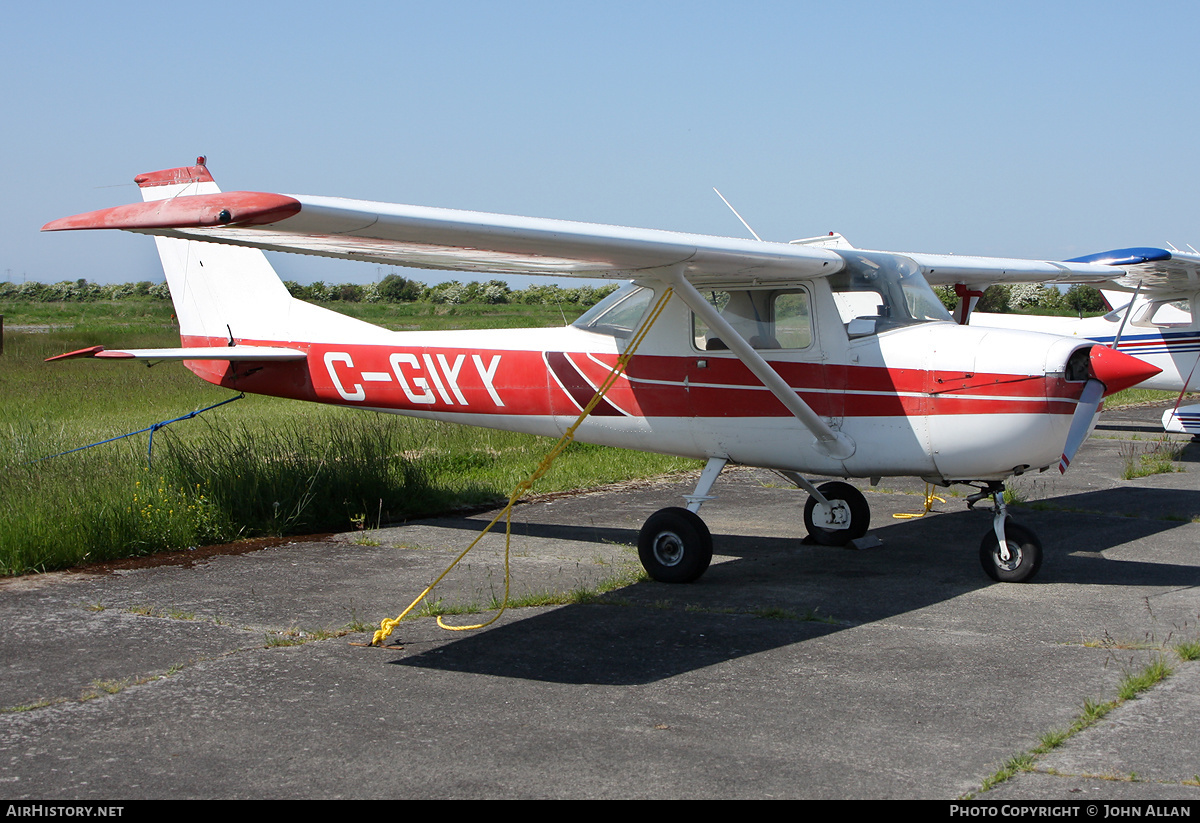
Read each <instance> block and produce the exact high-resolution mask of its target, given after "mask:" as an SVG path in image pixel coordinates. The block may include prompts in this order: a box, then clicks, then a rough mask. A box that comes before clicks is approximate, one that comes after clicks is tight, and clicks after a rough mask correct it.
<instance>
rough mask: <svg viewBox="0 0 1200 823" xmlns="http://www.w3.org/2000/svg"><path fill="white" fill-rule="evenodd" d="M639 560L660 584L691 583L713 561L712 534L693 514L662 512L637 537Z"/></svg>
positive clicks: (677, 509)
mask: <svg viewBox="0 0 1200 823" xmlns="http://www.w3.org/2000/svg"><path fill="white" fill-rule="evenodd" d="M638 557H639V558H640V559H641V561H642V566H643V567H645V569H646V573H647V574H649V575H650V576H651V577H652V578H654V579H655V580H657V581H659V582H660V583H691V582H692V581H693V580H696V579H697V578H699V577H700V575H702V574H704V572H705V570H706V569H707V568H708V564H709V563H711V562H712V534H710V533H709V531H708V526H706V525H704V521H703V520H701V519H700V516H699V515H697V514H696V513H694V512H690V511H688V510H687V509H681V508H678V507H675V506H672V507H671V508H669V509H660V510H659V511H656V512H655V513H654V514H652V515H650V517H649V518H648V519H647V520H646V524H645V525H644V526H642V530H641V532H640V533H639V534H638Z"/></svg>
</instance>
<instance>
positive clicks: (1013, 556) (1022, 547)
mask: <svg viewBox="0 0 1200 823" xmlns="http://www.w3.org/2000/svg"><path fill="white" fill-rule="evenodd" d="M979 562H980V563H982V564H983V570H984V571H985V572H987V575H988V577H990V578H992V579H993V580H996V581H1000V582H1003V583H1024V582H1026V581H1028V580H1031V579H1033V576H1034V575H1035V574H1037V573H1038V569H1040V568H1041V567H1042V543H1041V541H1040V540H1038V538H1037V535H1036V534H1034V533H1033V532H1031V531H1030V530H1029V529H1027V528H1025V527H1024V526H1022V525H1020V524H1019V523H1013V522H1012V521H1011V520H1010V521H1008V522H1006V523H1005V524H1004V545H1003V546H1001V545H1000V541H999V539H997V537H996V531H995V529H989V530H988V532H987V534H985V535H984V536H983V542H981V543H980V544H979Z"/></svg>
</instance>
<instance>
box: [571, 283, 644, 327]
mask: <svg viewBox="0 0 1200 823" xmlns="http://www.w3.org/2000/svg"><path fill="white" fill-rule="evenodd" d="M652 297H654V292H653V290H651V289H646V288H642V287H641V286H635V285H634V284H633V283H626V284H625V285H624V286H622V287H621V288H619V289H617V290H616V291H615V292H613V293H612V294H610V295H609V296H608V297H606V298H604V299H603V300H601V301H600V302H599V303H597V304H596V305H594V306H592V307H591V308H590V309H588V310H587V311H586V312H584V313H583V315H582V316H581V317H580V318H579V319H578V320H576V321H575V322H574V323H572V324H571V325H572V326H575V327H577V328H580V329H586V330H587V331H594V332H597V333H599V334H610V335H612V336H613V337H630V336H631V335H632V334H633V330H634V329H636V328H637V326H638V321H640V320H641V319H642V315H644V314H645V313H646V309H647V308H648V307H649V306H650V298H652Z"/></svg>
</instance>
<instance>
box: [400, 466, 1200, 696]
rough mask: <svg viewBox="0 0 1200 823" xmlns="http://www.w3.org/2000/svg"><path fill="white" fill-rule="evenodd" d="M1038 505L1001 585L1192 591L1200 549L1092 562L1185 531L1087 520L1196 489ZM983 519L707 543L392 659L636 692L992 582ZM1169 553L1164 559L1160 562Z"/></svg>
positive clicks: (468, 523) (1196, 497)
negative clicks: (860, 534) (697, 571)
mask: <svg viewBox="0 0 1200 823" xmlns="http://www.w3.org/2000/svg"><path fill="white" fill-rule="evenodd" d="M1160 496H1166V497H1167V498H1168V502H1167V503H1163V501H1162V500H1161V499H1160ZM1046 502H1047V503H1049V504H1053V505H1054V506H1055V508H1054V509H1045V510H1043V509H1023V510H1017V511H1014V518H1015V519H1017V520H1019V521H1021V522H1022V523H1024V524H1025V525H1028V526H1030V527H1031V528H1034V529H1035V531H1037V532H1038V534H1039V535H1040V536H1041V539H1042V542H1043V544H1044V545H1045V546H1046V547H1047V551H1046V561H1045V563H1044V565H1043V568H1042V571H1041V573H1040V575H1039V577H1038V578H1037V580H1036V581H1034V582H1032V583H1028V584H1002V585H1028V586H1038V585H1044V584H1056V583H1057V584H1062V583H1069V584H1091V585H1103V586H1114V587H1125V586H1169V587H1180V586H1200V553H1197V559H1196V561H1195V564H1191V563H1190V562H1188V563H1182V564H1181V563H1178V562H1154V561H1153V560H1146V561H1141V560H1132V561H1131V560H1123V559H1121V560H1116V559H1111V558H1106V557H1104V556H1102V555H1101V554H1100V552H1102V551H1104V550H1106V549H1112V548H1116V547H1119V546H1123V545H1125V544H1126V543H1129V542H1132V541H1137V540H1144V539H1146V538H1153V537H1155V536H1161V535H1163V534H1164V533H1166V532H1168V531H1170V530H1172V529H1175V528H1178V527H1180V526H1183V525H1185V524H1184V522H1182V521H1179V520H1167V519H1160V518H1156V517H1152V516H1134V517H1120V516H1096V514H1095V512H1109V513H1113V512H1117V513H1122V512H1153V511H1157V510H1160V509H1162V508H1163V507H1164V506H1166V507H1167V509H1169V510H1174V509H1175V508H1178V507H1181V506H1182V507H1184V508H1187V507H1190V509H1189V510H1193V509H1196V507H1197V506H1200V492H1191V491H1174V490H1159V489H1136V488H1121V489H1112V490H1104V491H1098V492H1087V493H1083V494H1077V495H1069V496H1066V497H1061V498H1055V499H1053V500H1051V501H1046ZM1068 509H1069V510H1068ZM990 523H991V517H990V515H987V514H984V513H982V512H974V511H963V510H960V511H956V512H951V513H940V514H936V513H935V514H933V515H930V516H927V517H925V518H922V519H920V520H915V521H905V522H900V521H892V520H887V521H882V522H880V523H879V525H878V527H877V528H875V529H873V530H872V533H873V534H874V535H876V536H877V537H879V538H880V539H881V540H882V541H883V544H884V546H883V548H880V549H873V550H865V551H849V550H846V549H838V548H831V547H825V546H815V545H809V544H806V543H804V542H803V541H802V540H801V539H800V538H799V537H791V538H789V537H763V536H745V535H736V534H716V535H714V536H713V539H714V545H715V546H716V553H717V554H718V556H719V557H720V558H721V559H722V560H724V562H720V563H716V564H714V565H713V567H711V568H710V569H709V571H708V572H707V573H706V574H705V576H704V577H703V578H701V580H700V581H698V582H697V583H694V584H691V585H686V586H670V585H665V584H661V583H654V582H646V583H637V584H634V585H632V586H628V587H626V588H624V589H622V590H619V591H617V592H613V593H612V594H611V598H612V599H613V600H614V601H615V602H617V603H618V604H619V605H608V606H605V605H571V606H563V607H559V608H554V609H550V610H548V611H540V612H538V613H537V614H535V615H533V616H531V617H527V618H524V619H519V620H516V621H515V622H511V623H506V624H503V625H499V626H496V627H493V628H489V629H487V630H486V631H483V632H480V633H475V634H471V635H469V636H466V637H464V638H462V639H456V640H453V641H451V642H449V643H447V644H446V645H444V646H440V647H438V648H436V649H432V650H430V651H426V652H422V653H420V654H415V655H412V656H410V657H405V658H401V659H399V660H396V661H394V663H395V664H396V665H403V666H414V667H421V668H432V669H439V670H446V671H461V672H470V673H475V674H488V675H493V676H498V677H515V678H521V679H528V680H539V681H549V682H558V683H572V684H584V683H587V684H599V685H637V684H648V683H652V682H655V681H659V680H662V679H667V678H670V677H674V676H677V675H679V674H682V673H684V672H687V671H692V670H695V669H699V668H704V667H707V666H712V665H718V664H721V663H724V662H728V661H730V660H734V659H737V658H742V657H745V656H747V655H753V654H757V653H760V652H764V651H769V650H772V649H776V648H780V647H783V646H787V645H791V644H795V643H803V642H806V641H810V640H813V639H815V638H819V637H822V636H825V635H828V634H831V633H833V632H838V631H842V630H845V629H847V628H852V627H854V626H857V625H860V624H862V623H867V622H872V621H876V620H882V619H886V618H889V617H894V616H896V615H899V614H903V613H906V612H909V611H914V610H917V609H921V608H924V607H926V606H930V605H933V604H935V603H939V602H943V601H947V600H950V599H952V598H955V597H958V596H960V595H962V594H965V593H967V592H970V591H974V590H976V589H980V588H983V587H985V586H989V585H996V584H993V583H992V582H991V581H990V580H989V579H988V578H987V577H986V576H985V575H984V573H983V571H982V569H981V568H980V565H979V560H978V546H979V541H980V539H981V537H982V534H983V532H984V530H986V528H987V527H988V526H989V525H990ZM439 525H442V526H451V527H454V528H461V529H464V530H468V531H478V530H480V529H482V528H483V526H484V523H482V522H480V521H478V520H469V519H465V518H464V519H458V520H450V519H447V520H444V521H439ZM516 525H517V524H515V523H514V533H515V532H516ZM520 533H522V534H526V535H531V536H534V537H539V538H550V539H554V538H561V539H569V540H576V541H578V540H591V541H596V542H601V541H613V542H618V543H624V544H629V543H636V542H637V533H636V532H635V531H634V530H632V529H616V528H603V527H599V528H598V527H588V528H584V529H581V528H578V527H574V526H570V525H564V524H555V523H550V524H542V523H521V524H520ZM1179 539H1181V538H1176V540H1177V541H1178V540H1179ZM1171 556H1177V555H1171V554H1170V553H1167V554H1164V555H1162V557H1163V559H1167V558H1168V557H1171ZM729 558H731V559H729ZM1189 561H1190V558H1189ZM771 607H774V608H778V609H779V610H780V611H790V612H792V613H793V614H804V613H806V610H813V609H815V610H816V613H817V614H822V615H832V616H833V617H834V618H836V622H829V623H827V622H821V621H818V620H804V619H794V618H793V619H788V618H786V617H785V618H784V619H763V618H762V617H760V616H758V614H757V613H761V612H762V610H764V609H768V608H771ZM731 612H732V613H731ZM756 612H757V613H756Z"/></svg>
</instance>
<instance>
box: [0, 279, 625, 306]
mask: <svg viewBox="0 0 1200 823" xmlns="http://www.w3.org/2000/svg"><path fill="white" fill-rule="evenodd" d="M283 285H284V288H286V289H287V290H288V293H289V294H291V295H292V296H293V297H295V298H297V299H299V300H308V301H311V302H315V303H339V302H340V303H419V302H424V303H444V304H451V305H456V304H461V303H486V304H491V305H497V304H503V303H523V304H547V305H570V306H577V307H580V306H581V307H587V306H591V305H593V304H594V303H597V302H598V301H600V300H601V299H602V298H604V297H605V296H606V295H608V294H609V293H610V292H612V291H613V290H614V289H615V288H616V286H615V285H612V286H599V287H596V286H577V287H572V288H562V287H561V286H558V285H556V284H553V283H551V284H548V285H540V284H539V285H534V286H530V287H528V288H526V289H522V290H517V291H514V290H513V289H512V287H511V286H509V285H508V284H507V283H505V282H504V281H503V280H489V281H487V282H486V283H480V282H478V281H474V280H473V281H471V282H470V283H466V284H463V283H460V282H459V281H457V280H447V281H444V282H442V283H438V284H437V285H436V286H426V285H425V284H424V283H421V282H420V281H418V280H410V279H408V278H406V277H401V276H400V275H398V274H396V273H394V272H393V273H391V274H388V275H387V276H386V277H384V278H383V279H382V280H380V281H379V282H378V283H368V284H366V285H359V284H356V283H335V284H326V283H325V282H323V281H320V280H318V281H317V282H315V283H310V284H309V285H307V286H304V285H301V284H300V283H297V282H296V281H294V280H284V281H283ZM170 296H171V294H170V290H169V289H168V288H167V284H166V283H150V282H149V281H145V280H143V281H141V282H139V283H114V284H108V285H100V284H97V283H89V282H88V281H87V280H83V279H80V280H75V281H70V280H63V281H62V282H59V283H52V284H50V285H46V284H43V283H34V282H27V283H9V282H0V300H27V301H31V302H56V303H57V302H85V301H91V300H124V299H127V298H133V297H151V298H156V299H161V300H167V299H170Z"/></svg>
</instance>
